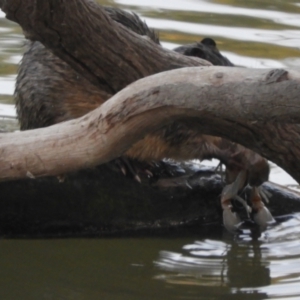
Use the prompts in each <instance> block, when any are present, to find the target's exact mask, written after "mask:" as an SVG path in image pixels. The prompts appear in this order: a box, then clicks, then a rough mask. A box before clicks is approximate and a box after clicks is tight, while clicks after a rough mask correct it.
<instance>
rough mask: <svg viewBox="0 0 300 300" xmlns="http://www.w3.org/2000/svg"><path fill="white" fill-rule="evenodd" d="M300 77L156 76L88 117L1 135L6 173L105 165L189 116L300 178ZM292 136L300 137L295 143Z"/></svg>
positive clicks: (261, 73)
mask: <svg viewBox="0 0 300 300" xmlns="http://www.w3.org/2000/svg"><path fill="white" fill-rule="evenodd" d="M299 79H300V73H299V71H296V70H289V71H288V72H287V71H283V70H247V69H240V68H226V67H210V68H205V67H202V68H201V67H200V68H184V69H180V70H175V71H169V72H164V73H160V74H156V75H153V76H150V77H148V78H144V79H141V80H139V81H137V82H135V83H133V84H131V85H130V86H128V87H127V88H125V89H124V90H122V91H121V92H119V93H118V94H116V95H115V96H114V97H112V98H111V99H110V100H108V101H107V102H105V103H104V104H103V105H102V106H100V107H99V108H98V109H96V110H94V111H92V112H91V113H89V114H87V115H85V116H83V117H82V118H79V119H76V120H72V121H68V122H65V123H61V124H58V125H54V126H51V127H48V128H44V129H37V130H30V131H27V132H16V133H9V134H2V135H0V153H1V156H0V157H1V159H0V178H2V179H16V178H21V177H25V176H29V177H38V176H45V175H57V174H61V173H66V172H69V171H73V170H76V169H80V168H84V167H90V166H93V165H97V164H101V163H104V162H107V161H110V160H112V159H113V158H115V157H118V156H120V155H122V154H123V153H124V152H125V151H126V150H128V149H129V148H130V147H131V146H132V145H133V144H134V143H135V142H137V141H138V140H140V139H142V138H143V137H144V136H145V135H146V134H148V133H149V132H153V131H155V130H157V129H159V128H161V127H163V126H165V125H167V124H169V123H170V122H173V121H175V120H176V121H178V120H185V121H188V124H189V125H190V126H192V127H193V129H194V130H197V131H198V132H199V133H205V134H213V135H219V136H223V137H226V138H228V139H230V140H233V141H235V142H238V143H240V144H242V145H244V146H246V147H249V148H251V149H253V150H255V151H257V152H259V153H261V154H262V155H264V156H266V157H267V158H269V159H270V160H272V161H274V162H276V163H278V164H279V165H281V166H282V167H283V168H284V169H285V170H287V171H288V172H289V173H290V174H291V175H292V176H293V177H294V178H295V179H296V180H298V182H300V170H299V169H298V167H297V165H298V164H297V162H298V158H299V157H300V156H299V154H300V147H299V143H300V142H299V141H300V139H299V133H300V130H299V128H298V127H299V125H298V122H299V119H300V117H299V116H300V114H299V89H300V85H299ZM266 116H267V118H266ZM233 124H235V127H234V130H233V127H232V126H233ZM274 130H275V131H277V132H274ZM291 134H292V138H293V137H297V139H296V140H293V147H290V146H289V145H290V144H291Z"/></svg>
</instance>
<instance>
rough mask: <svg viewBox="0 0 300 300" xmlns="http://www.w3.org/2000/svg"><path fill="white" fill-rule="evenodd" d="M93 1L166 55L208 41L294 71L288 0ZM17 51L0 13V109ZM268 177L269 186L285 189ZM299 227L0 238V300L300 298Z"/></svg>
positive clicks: (298, 29)
mask: <svg viewBox="0 0 300 300" xmlns="http://www.w3.org/2000/svg"><path fill="white" fill-rule="evenodd" d="M99 2H100V3H102V4H106V5H113V6H118V7H121V8H124V9H129V10H133V11H135V12H136V13H138V14H139V15H140V16H142V18H143V19H145V20H146V21H147V23H148V24H149V25H150V26H151V27H154V28H156V29H157V30H159V32H160V38H161V41H162V42H163V45H164V46H165V47H168V48H174V47H176V46H178V45H181V44H184V43H189V42H194V41H199V40H200V39H202V38H203V37H212V38H214V39H215V40H216V41H217V43H218V46H219V48H220V49H221V50H222V52H223V53H224V54H225V55H226V56H227V57H228V58H229V59H230V60H231V61H232V62H233V63H235V64H237V65H242V66H247V67H254V68H260V67H289V66H300V60H299V56H300V55H299V54H300V52H299V47H300V2H297V1H294V0H277V1H271V0H261V1H242V0H219V1H203V0H165V1H161V0H116V1H104V0H103V1H99ZM22 44H23V36H22V32H21V30H20V29H19V27H18V26H17V25H15V24H13V23H11V22H9V21H7V20H5V19H4V15H3V14H2V13H0V102H1V103H2V104H3V103H5V104H12V94H13V89H14V80H15V74H16V70H17V64H18V62H19V60H20V58H21V55H22ZM9 108H10V107H9ZM1 113H2V112H1V111H0V115H1ZM7 113H9V112H8V111H6V110H5V109H4V112H3V114H7ZM11 114H13V112H12V113H11ZM274 170H275V171H273V173H272V176H273V179H274V180H276V181H277V182H279V183H284V184H289V183H292V181H291V179H289V178H288V177H286V176H285V175H284V174H283V173H282V172H281V171H280V170H279V169H274ZM299 220H300V217H299V216H298V215H295V216H294V218H293V219H291V220H289V221H286V222H283V223H282V224H280V225H278V226H276V227H275V228H272V229H270V230H269V231H267V232H266V233H265V234H264V235H263V236H262V237H261V238H260V239H258V240H253V239H252V237H251V236H250V234H249V232H247V231H245V232H243V234H241V235H240V236H239V237H235V238H234V237H232V236H230V235H228V234H226V232H224V231H223V229H222V228H220V227H217V228H216V227H214V228H205V229H199V233H198V234H197V235H196V236H195V235H188V234H187V236H185V237H180V236H179V237H176V238H175V237H173V238H170V237H164V238H145V239H138V238H136V239H101V240H97V239H94V240H93V239H90V240H87V239H78V240H72V239H67V240H34V241H32V240H1V241H0V269H1V272H0V299H3V300H16V299H24V300H27V299H28V300H35V299H36V300H42V299H45V300H46V299H47V300H48V299H53V300H58V299H67V300H71V299H72V300H73V299H76V300H77V299H78V300H81V299H88V300H93V299H95V300H96V299H300V242H299V237H300V226H299V225H300V224H299V223H300V221H299Z"/></svg>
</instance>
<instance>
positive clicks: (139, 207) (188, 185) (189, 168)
mask: <svg viewBox="0 0 300 300" xmlns="http://www.w3.org/2000/svg"><path fill="white" fill-rule="evenodd" d="M152 171H153V170H152ZM158 171H159V172H161V168H159V169H158ZM167 171H168V172H172V173H173V177H171V178H170V177H168V176H166V175H165V176H161V177H160V179H158V180H157V181H153V183H152V185H149V182H148V180H147V179H145V178H144V179H143V181H142V184H137V183H136V182H134V181H133V180H131V179H129V178H124V176H122V175H121V174H118V173H116V172H115V171H114V170H113V169H112V168H110V166H109V165H102V166H100V167H97V168H95V169H90V170H84V171H80V172H77V173H72V174H69V175H68V176H67V177H66V179H65V181H64V182H61V183H59V182H58V180H57V178H53V177H51V178H47V177H45V178H40V179H36V180H32V179H25V180H24V179H23V180H18V181H14V182H2V183H0V194H1V195H5V197H2V198H1V202H0V236H2V237H3V236H4V237H77V236H100V237H101V236H113V235H118V236H120V235H121V236H133V235H145V234H146V235H149V234H154V235H158V234H171V233H174V232H182V231H184V232H185V233H197V231H198V228H199V227H200V226H206V225H212V224H214V225H218V226H220V224H221V222H222V211H221V207H220V205H219V199H220V193H221V191H222V188H223V183H222V182H221V180H220V176H219V175H216V174H215V172H214V171H213V170H212V169H207V168H204V169H200V168H199V167H196V166H195V165H187V164H175V163H172V164H169V165H168V166H167ZM264 187H265V188H266V189H267V190H268V191H269V192H270V193H271V194H272V197H271V199H270V200H271V202H270V204H269V209H270V211H271V212H272V214H273V215H274V216H275V218H276V216H282V215H285V214H291V213H292V212H296V211H300V195H299V194H298V193H296V192H291V191H289V190H287V191H285V189H284V188H282V187H279V186H277V185H274V184H272V183H266V184H265V185H264ZM234 207H235V209H236V210H237V211H238V212H239V213H241V214H243V213H244V208H243V207H241V205H239V204H238V203H235V204H234ZM289 217H292V216H289ZM281 219H282V217H281Z"/></svg>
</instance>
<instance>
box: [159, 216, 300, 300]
mask: <svg viewBox="0 0 300 300" xmlns="http://www.w3.org/2000/svg"><path fill="white" fill-rule="evenodd" d="M299 238H300V215H299V214H296V215H295V216H293V218H291V219H289V220H287V221H285V222H282V223H280V224H277V225H276V226H274V227H272V228H270V229H268V230H267V231H266V232H264V233H263V235H262V236H261V237H260V238H259V239H257V240H253V239H252V238H251V237H250V236H249V232H248V231H244V232H243V233H242V234H240V235H239V236H237V237H236V238H235V239H234V238H232V237H228V236H227V237H224V238H223V240H221V241H220V240H219V241H217V240H210V239H205V240H203V241H195V242H194V243H192V244H188V245H185V246H183V248H182V252H181V253H175V252H170V251H161V252H160V254H159V258H158V260H157V261H156V262H155V265H156V267H157V268H159V269H160V270H161V272H162V273H160V274H159V275H157V276H156V277H155V278H156V279H158V280H163V281H165V282H167V283H168V284H172V285H177V286H178V285H190V286H194V287H201V286H203V287H204V286H205V287H206V288H207V287H208V286H210V287H211V290H210V291H206V292H208V293H209V294H211V295H214V294H219V292H220V291H219V289H220V288H221V287H222V288H223V289H226V290H227V289H229V292H230V293H231V294H236V293H237V292H238V293H239V294H241V293H242V294H249V293H250V294H253V295H256V296H255V297H253V298H251V299H263V298H261V296H266V297H268V298H274V299H275V298H276V299H278V298H281V299H282V298H284V297H295V299H299V298H297V297H300V244H299ZM215 287H218V290H217V289H215ZM214 289H215V290H214Z"/></svg>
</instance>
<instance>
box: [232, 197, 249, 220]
mask: <svg viewBox="0 0 300 300" xmlns="http://www.w3.org/2000/svg"><path fill="white" fill-rule="evenodd" d="M234 199H235V200H237V201H239V202H240V203H242V205H243V206H244V208H245V210H246V213H247V217H248V218H250V215H249V214H250V213H251V212H252V208H251V207H250V206H249V205H248V204H247V202H246V201H245V200H244V199H243V198H242V197H240V196H238V195H236V196H235V197H234Z"/></svg>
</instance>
